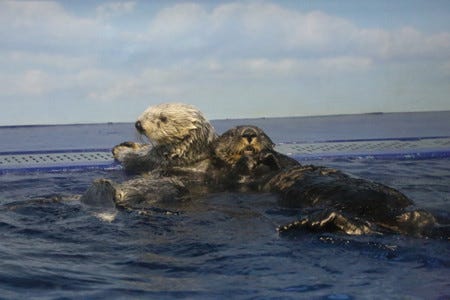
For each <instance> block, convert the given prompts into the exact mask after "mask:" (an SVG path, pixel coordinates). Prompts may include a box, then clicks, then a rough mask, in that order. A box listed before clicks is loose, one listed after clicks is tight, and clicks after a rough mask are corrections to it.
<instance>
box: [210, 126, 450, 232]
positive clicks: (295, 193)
mask: <svg viewBox="0 0 450 300" xmlns="http://www.w3.org/2000/svg"><path fill="white" fill-rule="evenodd" d="M250 133H251V135H252V138H251V140H249V139H248V136H249V134H250ZM215 154H216V156H217V157H218V158H219V159H221V161H222V162H223V163H224V164H226V165H227V168H228V175H227V176H225V181H228V182H229V184H230V185H234V186H235V187H239V186H241V187H250V188H251V189H253V190H254V191H259V192H272V193H276V194H278V195H279V201H278V204H279V205H281V206H283V207H288V208H293V209H301V211H300V213H301V215H302V218H301V219H299V220H298V221H295V222H292V223H289V224H286V225H283V226H280V227H279V229H278V230H279V232H280V233H292V232H296V231H299V230H300V231H302V230H306V231H319V232H320V231H321V232H331V231H340V232H344V233H346V234H355V235H360V234H369V233H371V234H377V233H380V234H381V233H402V234H410V235H415V236H434V237H441V238H448V228H446V227H440V226H439V225H438V224H437V223H436V220H435V218H434V216H433V215H432V214H431V213H429V212H427V211H425V210H420V209H416V208H415V207H414V203H413V202H412V201H411V200H410V199H408V198H407V197H406V196H405V195H403V194H402V193H400V192H399V191H397V190H395V189H393V188H390V187H388V186H385V185H382V184H379V183H375V182H371V181H368V180H364V179H358V178H354V177H351V176H349V175H347V174H344V173H342V172H341V171H339V170H335V169H332V168H326V167H318V166H312V165H309V166H302V165H300V164H299V163H298V162H297V161H295V160H293V159H291V158H289V157H287V156H285V155H283V154H281V153H278V152H276V151H275V150H274V149H273V143H272V141H271V140H270V139H269V137H268V136H267V135H266V134H265V133H264V132H263V131H262V130H261V129H259V128H257V127H255V126H238V127H235V128H232V129H230V130H228V131H227V132H226V133H224V134H223V135H222V136H220V137H219V138H218V139H217V140H216V141H215Z"/></svg>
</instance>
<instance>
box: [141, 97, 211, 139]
mask: <svg viewBox="0 0 450 300" xmlns="http://www.w3.org/2000/svg"><path fill="white" fill-rule="evenodd" d="M135 127H136V129H137V131H138V132H139V133H140V134H143V135H145V136H146V137H147V138H149V139H150V140H152V141H154V142H156V143H158V144H177V143H180V142H182V141H184V140H186V139H189V138H193V139H195V137H192V136H191V135H192V134H193V131H195V130H196V129H199V128H202V129H204V130H207V131H208V132H207V137H208V134H209V133H210V132H209V131H212V127H211V125H210V124H209V122H208V121H207V120H206V119H205V118H204V117H203V115H202V113H201V112H200V111H199V110H197V109H196V108H194V107H193V106H190V105H187V104H182V103H164V104H159V105H155V106H151V107H149V108H148V109H147V110H145V111H144V112H143V113H142V115H141V116H140V117H139V118H138V120H137V121H136V123H135Z"/></svg>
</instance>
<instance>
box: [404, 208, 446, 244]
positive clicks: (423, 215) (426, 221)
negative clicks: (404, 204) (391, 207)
mask: <svg viewBox="0 0 450 300" xmlns="http://www.w3.org/2000/svg"><path fill="white" fill-rule="evenodd" d="M439 221H441V222H442V221H443V220H439ZM396 222H397V228H396V229H397V230H396V231H398V232H400V233H405V234H408V235H412V236H419V237H428V238H434V239H444V240H449V239H450V224H448V220H445V222H444V223H443V224H439V222H438V221H437V220H436V218H435V216H434V215H432V214H431V213H430V212H428V211H425V210H421V209H420V210H412V211H408V212H405V213H403V214H401V215H399V216H397V218H396Z"/></svg>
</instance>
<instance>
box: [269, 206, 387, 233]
mask: <svg viewBox="0 0 450 300" xmlns="http://www.w3.org/2000/svg"><path fill="white" fill-rule="evenodd" d="M277 231H278V232H279V233H280V234H291V233H296V232H299V231H307V232H308V231H309V232H330V233H331V232H342V233H345V234H349V235H362V234H379V232H377V231H376V230H374V229H373V228H372V224H370V223H368V222H364V221H362V220H359V219H357V218H352V219H350V218H347V217H345V216H344V215H342V214H340V213H339V212H336V211H330V210H326V211H318V212H313V213H311V214H309V215H308V216H307V217H305V218H302V219H300V220H298V221H295V222H292V223H289V224H285V225H282V226H280V227H278V228H277Z"/></svg>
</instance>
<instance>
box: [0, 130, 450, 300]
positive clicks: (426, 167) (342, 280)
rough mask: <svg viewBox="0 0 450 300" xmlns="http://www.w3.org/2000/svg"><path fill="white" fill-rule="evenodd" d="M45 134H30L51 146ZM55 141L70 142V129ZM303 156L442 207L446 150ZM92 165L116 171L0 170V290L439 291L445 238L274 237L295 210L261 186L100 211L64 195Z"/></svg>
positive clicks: (445, 276) (447, 258)
mask: <svg viewBox="0 0 450 300" xmlns="http://www.w3.org/2000/svg"><path fill="white" fill-rule="evenodd" d="M247 123H248V122H247ZM86 126H87V127H86V128H84V129H83V131H85V132H89V133H90V134H91V135H94V134H92V132H93V130H92V128H94V127H95V126H94V125H92V126H94V127H89V126H88V125H86ZM111 126H112V127H111ZM114 126H115V125H104V126H103V127H101V130H106V131H104V134H105V135H106V136H107V137H104V138H102V139H104V141H102V139H99V140H100V142H99V140H95V142H96V143H97V144H95V143H94V139H92V142H93V143H94V145H92V147H103V146H102V145H100V143H106V142H107V140H108V138H109V142H110V143H112V144H114V143H115V142H116V140H115V139H114V138H111V136H115V135H117V133H118V132H119V131H120V130H112V128H115V127H114ZM228 127H230V126H228ZM73 128H75V127H73ZM95 128H100V127H95ZM105 128H106V129H105ZM121 128H122V127H121ZM10 129H11V128H10ZM13 129H14V128H12V129H11V130H13ZM51 129H52V128H47V129H45V130H47V133H48V134H47V135H50V134H49V132H50V131H51ZM14 130H16V132H15V133H14V134H13V135H14V136H15V139H16V140H19V141H20V142H19V144H20V143H22V144H26V143H30V142H29V141H26V139H25V138H23V136H24V135H26V134H31V133H30V132H32V130H33V128H16V129H14ZM39 130H43V129H42V128H40V129H39ZM45 130H44V131H45ZM55 130H56V129H55ZM57 130H61V129H60V128H58V129H57ZM74 130H75V129H74ZM77 130H80V129H79V128H78V129H77ZM276 130H277V128H272V131H273V132H276ZM18 132H19V133H18ZM108 132H109V133H108ZM120 132H121V131H120ZM25 133H26V134H25ZM108 134H109V136H108ZM120 134H121V133H119V135H120ZM331 134H333V135H336V134H335V133H331ZM58 135H59V134H58ZM80 135H81V134H80ZM44 136H45V135H44ZM317 136H319V135H317ZM317 136H316V138H317ZM319 138H322V139H329V136H327V137H324V136H319ZM120 139H122V140H124V139H125V138H124V137H120V138H119V137H117V140H120ZM282 139H283V137H282V136H275V138H274V140H278V141H279V140H282ZM61 140H62V141H63V139H61ZM46 142H48V141H45V139H44V140H39V141H36V143H38V144H39V146H40V147H44V148H45V147H50V146H52V145H53V148H55V147H54V146H55V145H54V143H53V141H52V143H53V144H50V143H46ZM64 143H65V145H66V146H67V147H69V146H70V147H72V146H71V145H70V143H73V141H72V142H69V141H64ZM64 143H62V144H60V145H62V146H64V145H63V144H64ZM22 146H23V145H22ZM32 146H33V147H34V148H32V149H36V148H38V147H37V146H36V144H34V145H32ZM62 146H61V147H59V149H61V148H64V147H62ZM2 147H6V148H8V150H10V151H13V150H15V149H13V148H14V147H18V146H17V143H16V144H15V146H13V145H9V144H8V145H5V146H4V145H2ZM30 147H31V146H30ZM83 147H84V146H83ZM57 148H58V147H57ZM27 149H28V150H30V148H29V147H28V148H27ZM49 149H51V148H49ZM0 150H1V149H0ZM4 151H6V150H4ZM314 163H315V164H320V165H326V166H330V167H335V168H339V169H341V170H343V171H345V172H347V173H351V174H353V175H355V176H359V177H363V178H367V179H371V180H376V181H378V182H381V183H384V184H387V185H389V186H392V187H395V188H397V189H399V190H400V191H402V192H403V193H405V194H406V195H407V196H409V197H410V198H412V199H413V200H414V201H415V202H416V203H417V204H418V205H419V206H421V207H424V208H427V209H430V210H432V211H434V212H436V213H437V214H439V215H440V216H442V217H446V218H448V217H449V215H448V214H449V213H448V212H449V211H450V185H449V184H448V183H449V182H450V158H441V159H428V160H402V161H394V160H357V159H355V160H346V159H340V160H320V161H314ZM100 177H107V178H111V179H113V180H116V181H122V180H124V179H125V177H124V175H123V174H122V173H121V172H120V171H118V170H115V171H100V170H97V171H89V172H87V171H70V172H69V171H67V172H55V173H8V174H4V175H1V176H0V298H4V299H24V298H34V299H67V298H70V299H86V298H88V299H104V298H108V299H124V298H127V299H130V298H155V299H173V298H195V299H217V298H227V299H228V298H241V299H267V298H282V299H299V298H300V299H361V298H363V299H364V298H371V299H373V298H376V299H386V298H389V299H405V298H406V299H449V298H450V279H449V278H450V247H449V242H448V241H441V240H429V239H418V238H411V237H405V236H400V235H390V236H382V237H380V236H360V237H348V236H344V235H339V234H307V233H305V234H302V235H296V236H289V237H281V236H279V235H278V234H277V232H276V230H275V229H276V227H277V226H278V225H280V224H283V223H286V222H290V221H292V220H294V219H295V217H296V215H297V211H295V210H287V209H282V208H279V207H277V205H276V204H275V201H276V198H275V196H273V195H268V194H237V193H225V194H212V195H207V196H205V197H202V198H200V199H193V200H192V201H189V202H185V203H181V204H179V205H173V206H171V207H167V209H166V210H165V209H156V208H155V209H154V210H152V211H150V213H149V214H148V215H139V214H137V213H133V212H131V213H130V212H118V214H117V215H116V217H115V219H114V220H113V221H111V222H108V221H105V220H103V219H101V218H100V217H99V211H95V210H93V209H91V208H88V207H85V206H83V205H82V204H81V203H80V202H79V201H78V200H76V197H74V195H79V194H81V193H83V192H84V190H86V189H87V187H88V186H89V185H90V183H91V182H92V180H94V179H95V178H100Z"/></svg>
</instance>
